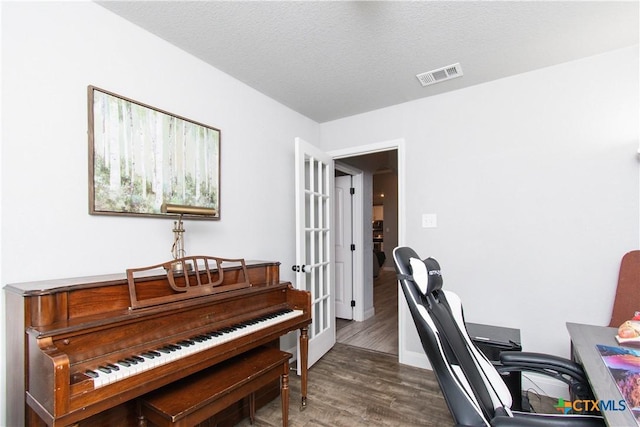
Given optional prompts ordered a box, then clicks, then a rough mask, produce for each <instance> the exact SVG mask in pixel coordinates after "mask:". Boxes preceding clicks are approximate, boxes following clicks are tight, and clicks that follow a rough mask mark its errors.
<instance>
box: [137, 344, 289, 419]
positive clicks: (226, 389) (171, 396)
mask: <svg viewBox="0 0 640 427" xmlns="http://www.w3.org/2000/svg"><path fill="white" fill-rule="evenodd" d="M290 358H291V353H287V352H284V351H280V350H278V349H276V348H271V347H259V348H256V349H254V350H251V351H248V352H246V353H243V354H241V355H239V356H236V357H235V358H233V359H230V360H227V361H225V362H223V363H219V364H217V365H215V366H212V367H210V368H207V369H205V370H202V371H200V372H198V373H196V374H193V375H191V376H189V377H186V378H183V379H181V380H179V381H176V382H174V383H171V384H169V385H167V386H165V387H162V388H160V389H157V390H154V391H152V392H151V393H148V394H145V395H143V396H141V397H140V398H139V400H138V410H139V412H140V413H139V416H140V421H141V423H140V425H146V421H147V420H148V421H150V422H151V423H152V424H153V425H155V426H158V427H165V426H166V427H168V426H179V427H192V426H195V425H198V424H199V423H201V422H203V421H205V420H207V419H209V418H211V417H212V416H214V415H215V414H217V413H218V412H220V411H222V410H223V409H226V408H227V407H229V406H230V405H232V404H234V403H235V402H237V401H239V400H241V399H243V398H245V397H246V396H249V417H250V419H251V424H253V421H254V418H255V392H256V391H257V390H259V389H260V388H261V387H263V386H265V385H267V384H269V383H271V382H273V381H275V380H276V379H278V378H280V400H281V402H282V425H283V427H287V425H288V419H289V359H290Z"/></svg>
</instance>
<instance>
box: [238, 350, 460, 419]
mask: <svg viewBox="0 0 640 427" xmlns="http://www.w3.org/2000/svg"><path fill="white" fill-rule="evenodd" d="M289 386H290V388H291V393H290V396H291V401H290V408H289V425H290V426H292V427H298V426H327V427H341V426H344V427H352V426H394V427H395V426H450V425H453V420H452V418H451V416H450V414H449V411H448V409H447V406H446V403H445V401H444V398H443V397H442V394H441V393H440V388H439V386H438V383H437V382H436V379H435V377H434V375H433V373H432V372H431V371H428V370H424V369H419V368H414V367H410V366H406V365H400V364H399V363H398V360H397V357H396V356H394V355H391V354H385V353H381V352H377V351H372V350H367V349H363V348H358V347H353V346H349V345H346V344H341V343H337V344H336V345H335V346H334V347H333V348H332V349H331V350H330V351H329V352H328V353H327V354H326V355H325V356H324V357H323V358H322V359H320V360H319V361H318V362H317V363H316V364H315V365H314V366H312V367H311V369H310V370H309V390H308V404H307V408H306V409H305V410H304V411H300V410H299V404H300V379H299V377H298V376H297V375H295V373H294V372H292V373H291V375H290V376H289ZM238 425H239V426H243V427H248V426H250V425H251V424H250V423H249V420H248V419H245V420H243V421H242V422H241V423H240V424H238ZM253 425H254V426H257V427H266V426H274V427H275V426H281V425H282V418H281V413H280V399H275V400H273V401H272V402H270V403H269V404H268V405H266V406H264V407H263V408H261V409H259V410H258V411H257V412H256V420H255V423H254V424H253Z"/></svg>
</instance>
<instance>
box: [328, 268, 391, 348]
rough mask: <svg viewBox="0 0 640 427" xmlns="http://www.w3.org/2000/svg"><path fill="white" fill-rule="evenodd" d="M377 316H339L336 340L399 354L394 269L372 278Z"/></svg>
mask: <svg viewBox="0 0 640 427" xmlns="http://www.w3.org/2000/svg"><path fill="white" fill-rule="evenodd" d="M373 305H374V309H375V315H374V316H373V317H371V318H369V319H367V320H365V321H363V322H356V321H352V320H343V319H337V323H336V341H337V342H339V343H342V344H348V345H351V346H354V347H360V348H365V349H368V350H374V351H379V352H381V353H387V354H392V355H395V356H398V282H397V280H396V273H395V271H393V270H380V274H379V276H378V277H377V278H375V279H374V281H373Z"/></svg>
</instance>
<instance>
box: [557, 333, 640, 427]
mask: <svg viewBox="0 0 640 427" xmlns="http://www.w3.org/2000/svg"><path fill="white" fill-rule="evenodd" d="M567 330H568V331H569V336H570V337H571V344H572V348H573V357H574V359H575V360H576V362H578V363H580V364H581V365H582V367H583V368H584V371H585V373H586V374H587V378H589V383H590V384H591V389H592V390H593V394H594V395H595V397H596V400H609V399H613V400H615V401H616V402H617V401H618V400H620V399H623V397H622V394H620V390H618V386H617V385H616V383H615V382H614V381H613V378H612V377H611V373H609V368H607V367H606V366H605V364H604V362H603V361H602V357H601V356H600V353H599V352H598V350H597V349H596V344H604V345H610V346H618V342H617V341H616V338H615V336H616V333H617V331H618V330H617V328H609V327H604V326H592V325H582V324H579V323H570V322H567ZM602 415H604V418H605V421H606V422H607V424H608V425H609V426H612V427H618V426H629V427H633V426H637V425H638V424H637V423H636V420H635V419H634V417H633V414H632V413H631V411H630V410H629V409H627V410H625V411H603V413H602Z"/></svg>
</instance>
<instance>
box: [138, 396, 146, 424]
mask: <svg viewBox="0 0 640 427" xmlns="http://www.w3.org/2000/svg"><path fill="white" fill-rule="evenodd" d="M136 411H137V416H136V418H138V427H147V419H146V418H145V417H144V414H143V413H142V401H141V400H140V399H136Z"/></svg>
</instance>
